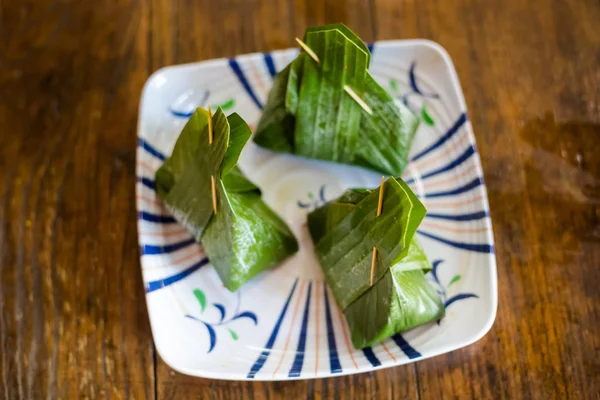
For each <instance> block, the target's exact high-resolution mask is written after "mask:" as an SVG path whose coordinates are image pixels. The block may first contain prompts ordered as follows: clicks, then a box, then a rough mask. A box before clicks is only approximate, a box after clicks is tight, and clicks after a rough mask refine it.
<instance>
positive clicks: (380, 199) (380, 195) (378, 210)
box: [377, 176, 385, 217]
mask: <svg viewBox="0 0 600 400" xmlns="http://www.w3.org/2000/svg"><path fill="white" fill-rule="evenodd" d="M383 185H385V177H383V176H382V177H381V186H379V203H378V204H377V216H378V217H379V216H380V215H381V210H382V208H383Z"/></svg>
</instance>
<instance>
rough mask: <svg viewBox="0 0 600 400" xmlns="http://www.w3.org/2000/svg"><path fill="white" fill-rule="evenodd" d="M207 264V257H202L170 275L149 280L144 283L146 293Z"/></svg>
mask: <svg viewBox="0 0 600 400" xmlns="http://www.w3.org/2000/svg"><path fill="white" fill-rule="evenodd" d="M206 264H208V258H203V259H202V260H200V261H199V262H197V263H196V264H194V265H192V266H191V267H189V268H188V269H185V270H183V271H181V272H179V273H177V274H175V275H171V276H169V277H167V278H164V279H159V280H157V281H150V282H147V283H146V293H150V292H154V291H156V290H159V289H162V288H164V287H167V286H169V285H172V284H174V283H175V282H179V281H180V280H182V279H185V278H187V277H188V276H189V275H191V274H193V273H194V272H196V271H198V270H199V269H200V268H202V267H203V266H205V265H206Z"/></svg>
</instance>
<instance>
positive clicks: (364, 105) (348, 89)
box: [344, 85, 373, 115]
mask: <svg viewBox="0 0 600 400" xmlns="http://www.w3.org/2000/svg"><path fill="white" fill-rule="evenodd" d="M344 91H345V92H346V93H348V94H349V95H350V97H352V99H354V101H356V102H357V103H358V105H359V106H361V107H362V109H363V110H365V111H366V112H367V114H369V115H373V110H371V107H369V105H368V104H367V103H365V102H364V100H363V99H361V98H360V96H359V95H357V94H356V92H355V91H354V90H352V88H351V87H350V86H348V85H344Z"/></svg>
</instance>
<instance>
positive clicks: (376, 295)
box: [308, 178, 444, 348]
mask: <svg viewBox="0 0 600 400" xmlns="http://www.w3.org/2000/svg"><path fill="white" fill-rule="evenodd" d="M378 198H379V191H378V190H365V189H351V190H348V191H346V192H345V193H344V194H342V196H340V197H339V198H338V199H336V200H335V201H333V202H330V203H327V204H325V205H324V206H322V207H320V208H318V209H316V210H315V211H313V212H312V213H310V214H309V216H308V228H309V231H310V234H311V237H312V240H313V242H314V243H315V249H316V252H317V256H318V258H319V262H320V264H321V267H322V269H323V272H324V274H325V279H326V281H327V283H328V285H329V287H330V288H331V289H332V291H333V293H334V296H335V299H336V301H337V303H338V305H339V306H340V308H342V310H344V314H345V315H346V320H347V321H348V325H349V326H350V331H351V334H352V343H353V345H354V346H355V347H356V348H364V347H367V346H370V345H372V344H374V343H377V342H379V341H381V340H383V339H385V338H387V337H390V336H392V335H394V334H395V333H397V332H400V331H404V330H406V329H410V328H413V327H415V326H418V325H421V324H424V323H426V322H429V321H433V320H437V319H440V318H441V317H443V315H444V306H443V303H442V301H441V299H440V298H439V296H438V295H437V293H436V291H435V290H434V289H433V288H432V287H431V286H430V285H429V283H428V282H427V280H426V279H425V273H426V272H428V271H429V270H430V269H431V264H430V263H429V261H428V260H427V257H426V256H425V254H424V252H423V249H422V248H421V246H420V245H419V244H418V242H417V241H416V239H415V238H414V237H413V236H414V233H415V231H416V229H417V227H418V225H419V223H420V222H421V220H422V219H423V217H424V216H425V208H424V206H423V205H422V204H421V202H420V201H419V200H418V199H417V197H416V196H415V195H414V193H412V191H411V190H410V188H409V187H408V186H407V185H406V184H405V183H404V182H403V181H402V180H401V179H399V178H398V179H396V178H389V179H388V180H387V182H386V183H385V187H384V197H383V212H382V214H381V215H380V216H377V205H378ZM373 247H376V248H377V262H376V269H375V279H374V283H373V286H370V273H371V257H372V249H373Z"/></svg>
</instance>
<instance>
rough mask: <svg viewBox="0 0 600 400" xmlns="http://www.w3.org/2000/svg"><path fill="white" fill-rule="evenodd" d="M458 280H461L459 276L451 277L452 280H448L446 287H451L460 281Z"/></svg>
mask: <svg viewBox="0 0 600 400" xmlns="http://www.w3.org/2000/svg"><path fill="white" fill-rule="evenodd" d="M460 278H462V277H461V276H460V275H458V274H457V275H454V276H453V277H452V279H451V280H450V283H449V284H448V287H450V285H452V284H453V283H456V282H458V281H459V280H460Z"/></svg>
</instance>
